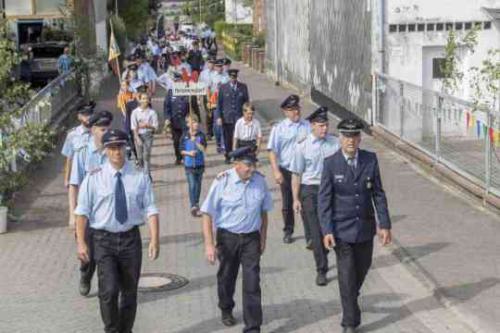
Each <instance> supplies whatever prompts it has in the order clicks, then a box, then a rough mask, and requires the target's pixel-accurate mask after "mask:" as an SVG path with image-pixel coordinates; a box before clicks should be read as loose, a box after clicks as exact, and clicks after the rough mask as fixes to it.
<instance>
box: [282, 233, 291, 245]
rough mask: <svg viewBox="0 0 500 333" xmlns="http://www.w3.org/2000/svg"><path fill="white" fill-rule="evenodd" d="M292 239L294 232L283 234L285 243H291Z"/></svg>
mask: <svg viewBox="0 0 500 333" xmlns="http://www.w3.org/2000/svg"><path fill="white" fill-rule="evenodd" d="M292 241H293V240H292V234H285V236H283V243H285V244H290V243H291V242H292Z"/></svg>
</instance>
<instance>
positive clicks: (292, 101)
mask: <svg viewBox="0 0 500 333" xmlns="http://www.w3.org/2000/svg"><path fill="white" fill-rule="evenodd" d="M299 102H300V97H299V96H297V95H294V94H293V95H290V96H288V97H287V98H285V100H284V101H283V102H282V103H281V105H280V106H281V108H282V109H295V108H298V107H299Z"/></svg>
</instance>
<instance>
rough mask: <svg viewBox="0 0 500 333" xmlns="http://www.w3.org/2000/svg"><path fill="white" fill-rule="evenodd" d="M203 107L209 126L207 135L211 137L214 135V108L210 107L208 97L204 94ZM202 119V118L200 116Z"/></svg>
mask: <svg viewBox="0 0 500 333" xmlns="http://www.w3.org/2000/svg"><path fill="white" fill-rule="evenodd" d="M203 107H204V109H205V121H206V126H207V131H206V133H207V136H208V137H209V138H211V137H213V136H214V109H210V108H209V107H208V97H207V95H204V96H203ZM200 119H201V118H200Z"/></svg>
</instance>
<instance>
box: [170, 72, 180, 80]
mask: <svg viewBox="0 0 500 333" xmlns="http://www.w3.org/2000/svg"><path fill="white" fill-rule="evenodd" d="M172 77H173V79H174V80H180V79H182V74H181V73H179V72H173V74H172Z"/></svg>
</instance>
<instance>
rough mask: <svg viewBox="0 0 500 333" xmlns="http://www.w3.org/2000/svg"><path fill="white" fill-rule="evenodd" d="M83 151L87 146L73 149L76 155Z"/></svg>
mask: <svg viewBox="0 0 500 333" xmlns="http://www.w3.org/2000/svg"><path fill="white" fill-rule="evenodd" d="M85 149H87V145H81V146H80V147H76V148H75V153H78V152H80V151H84V150H85Z"/></svg>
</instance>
